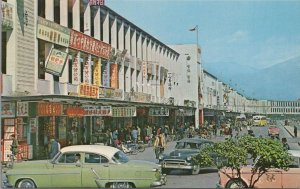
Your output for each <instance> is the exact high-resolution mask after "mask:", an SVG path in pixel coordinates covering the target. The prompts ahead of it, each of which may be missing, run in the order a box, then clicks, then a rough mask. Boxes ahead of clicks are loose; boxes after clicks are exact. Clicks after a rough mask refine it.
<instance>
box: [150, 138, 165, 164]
mask: <svg viewBox="0 0 300 189" xmlns="http://www.w3.org/2000/svg"><path fill="white" fill-rule="evenodd" d="M153 146H154V152H155V158H156V159H158V158H159V155H160V154H162V153H163V152H164V150H165V146H166V140H165V135H164V134H162V133H161V134H159V135H156V137H155V141H154V145H153Z"/></svg>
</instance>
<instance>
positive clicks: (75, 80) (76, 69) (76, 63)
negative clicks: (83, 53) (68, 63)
mask: <svg viewBox="0 0 300 189" xmlns="http://www.w3.org/2000/svg"><path fill="white" fill-rule="evenodd" d="M79 73H80V52H78V53H76V54H75V55H74V58H73V64H72V84H79V81H80V80H81V78H80V74H79Z"/></svg>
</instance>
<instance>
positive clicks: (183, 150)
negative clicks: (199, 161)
mask: <svg viewBox="0 0 300 189" xmlns="http://www.w3.org/2000/svg"><path fill="white" fill-rule="evenodd" d="M213 144H214V142H212V141H210V140H206V139H202V138H198V137H195V138H184V139H182V140H179V141H177V143H176V146H175V150H173V151H172V152H170V153H169V154H163V155H161V156H160V157H159V162H160V164H161V166H162V172H163V173H166V174H168V173H169V172H170V171H171V170H177V169H181V170H187V171H189V172H190V173H191V174H198V173H199V171H200V167H199V165H194V164H193V162H192V157H193V156H195V155H197V154H198V153H199V152H201V150H202V149H203V148H204V147H206V146H209V145H213Z"/></svg>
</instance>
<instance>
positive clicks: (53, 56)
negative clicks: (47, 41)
mask: <svg viewBox="0 0 300 189" xmlns="http://www.w3.org/2000/svg"><path fill="white" fill-rule="evenodd" d="M67 57H68V53H66V52H63V51H60V50H58V49H54V48H52V49H51V51H50V53H49V55H48V57H47V60H46V68H45V72H48V73H50V74H53V75H56V76H59V77H60V76H61V75H62V73H63V71H64V67H65V64H66V60H67Z"/></svg>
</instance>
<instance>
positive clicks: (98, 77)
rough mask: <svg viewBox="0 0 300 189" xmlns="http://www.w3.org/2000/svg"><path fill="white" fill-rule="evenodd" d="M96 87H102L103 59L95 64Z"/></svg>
mask: <svg viewBox="0 0 300 189" xmlns="http://www.w3.org/2000/svg"><path fill="white" fill-rule="evenodd" d="M93 74H94V83H93V84H94V85H96V86H99V87H100V86H101V59H98V60H96V61H95V63H94V73H93Z"/></svg>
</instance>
